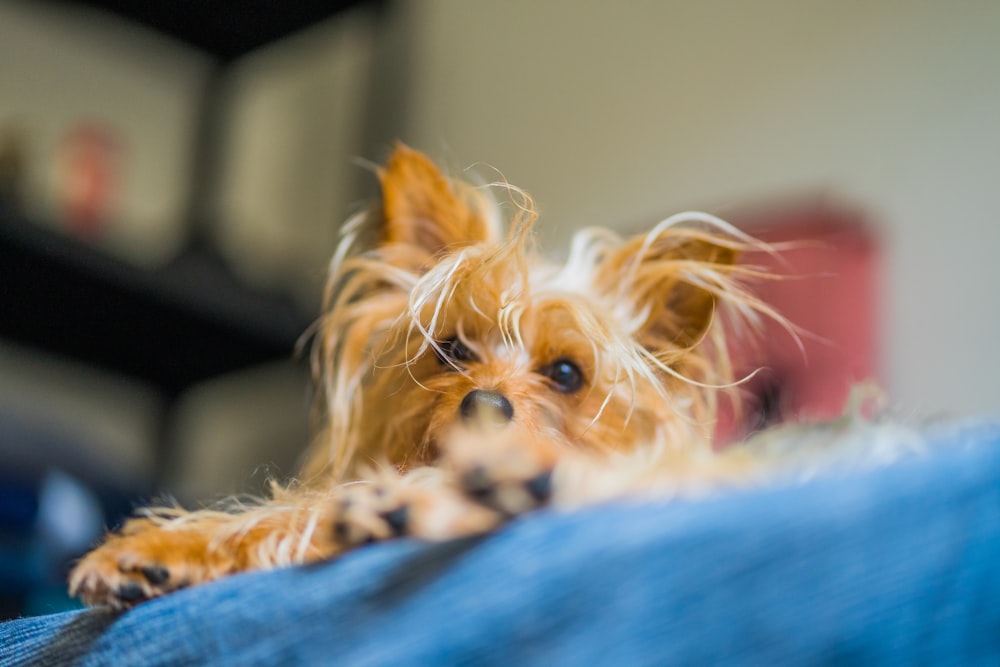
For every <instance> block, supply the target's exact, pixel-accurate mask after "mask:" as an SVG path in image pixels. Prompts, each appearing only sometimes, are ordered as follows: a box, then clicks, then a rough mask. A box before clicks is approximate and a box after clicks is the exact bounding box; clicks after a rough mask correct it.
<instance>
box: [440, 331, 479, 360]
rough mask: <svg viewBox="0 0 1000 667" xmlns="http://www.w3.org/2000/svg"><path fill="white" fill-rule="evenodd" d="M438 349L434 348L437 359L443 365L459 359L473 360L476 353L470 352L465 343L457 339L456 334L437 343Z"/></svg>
mask: <svg viewBox="0 0 1000 667" xmlns="http://www.w3.org/2000/svg"><path fill="white" fill-rule="evenodd" d="M438 347H439V348H440V350H435V353H436V354H437V358H438V361H440V362H441V365H443V366H450V365H451V364H452V363H455V362H459V361H474V360H475V359H476V355H474V354H473V353H472V350H470V349H469V348H468V347H466V345H465V343H463V342H462V341H460V340H459V339H458V336H452V337H451V338H449V339H448V340H443V341H441V342H440V343H438Z"/></svg>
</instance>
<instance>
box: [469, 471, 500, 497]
mask: <svg viewBox="0 0 1000 667" xmlns="http://www.w3.org/2000/svg"><path fill="white" fill-rule="evenodd" d="M493 486H494V485H493V480H491V479H490V476H489V474H488V473H487V472H486V468H484V467H483V466H476V467H474V468H472V469H471V470H469V471H468V472H467V473H465V474H464V475H463V476H462V488H464V489H465V492H466V493H468V494H469V495H470V496H472V497H473V498H479V499H483V498H486V497H487V496H489V495H490V494H491V493H493Z"/></svg>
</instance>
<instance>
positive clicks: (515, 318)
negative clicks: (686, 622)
mask: <svg viewBox="0 0 1000 667" xmlns="http://www.w3.org/2000/svg"><path fill="white" fill-rule="evenodd" d="M377 174H378V177H379V181H380V185H381V200H380V202H379V203H378V204H377V205H375V206H373V207H372V208H371V209H370V210H368V211H367V212H365V213H364V214H362V215H360V216H358V217H356V218H355V219H353V220H350V221H349V222H348V223H347V224H345V226H344V231H343V238H342V241H341V243H340V245H339V246H338V249H337V251H336V254H335V256H334V258H333V261H332V268H331V274H330V278H329V282H328V287H327V290H326V295H325V307H324V311H323V315H322V316H321V318H320V319H319V320H318V322H317V323H316V325H315V328H314V331H313V344H312V355H313V356H312V362H313V368H314V371H315V376H316V383H317V388H318V391H317V394H318V414H319V415H320V420H319V421H320V426H319V428H318V429H317V433H316V436H315V441H314V442H313V443H312V446H311V449H310V452H309V455H308V457H307V461H306V463H305V465H304V467H303V469H302V472H301V475H300V476H299V478H298V481H297V482H296V483H295V484H293V485H289V486H285V487H279V486H275V487H274V488H273V489H272V492H271V494H270V496H269V497H268V498H267V499H264V500H261V501H260V502H257V503H252V504H249V505H241V506H236V507H226V508H220V509H204V510H198V511H186V510H182V509H180V508H177V507H155V508H148V509H145V510H142V511H141V512H140V515H139V516H137V517H135V518H132V519H130V520H128V521H127V522H126V523H125V524H124V526H123V527H122V528H121V529H120V530H119V531H117V532H115V533H112V534H109V535H108V536H107V537H106V539H105V541H104V543H103V544H102V545H101V546H99V547H98V548H96V549H95V550H94V551H92V552H90V553H89V554H87V555H86V556H85V557H84V558H83V559H82V560H81V561H80V562H79V563H78V564H77V565H76V566H75V568H74V569H73V571H72V573H71V575H70V592H71V594H73V595H75V596H79V597H80V598H81V599H82V600H83V601H84V602H85V603H86V604H88V605H110V606H111V607H115V608H119V609H121V608H127V607H130V606H133V605H135V604H137V603H140V602H143V601H145V600H149V599H151V598H155V597H158V596H161V595H164V594H166V593H169V592H171V591H174V590H177V589H180V588H184V587H186V586H193V585H197V584H201V583H204V582H208V581H212V580H214V579H218V578H220V577H224V576H227V575H230V574H233V573H236V572H241V571H245V570H251V569H267V568H274V567H283V566H289V565H294V564H299V563H308V562H314V561H318V560H323V559H329V558H333V557H335V556H337V555H338V554H342V553H344V552H345V551H347V550H350V549H353V548H356V547H358V546H361V545H364V544H368V543H371V542H376V541H381V540H388V539H393V538H397V537H401V536H407V537H412V538H416V539H423V540H445V539H450V538H454V537H459V536H463V535H469V534H475V533H482V532H486V531H490V530H493V529H495V528H497V527H498V526H501V525H502V524H503V523H504V522H505V521H507V520H509V519H510V518H511V517H514V516H517V515H519V514H522V513H524V512H528V511H531V510H534V509H536V508H538V507H541V506H543V505H550V504H551V505H555V506H557V507H568V508H572V507H579V506H582V505H587V504H592V503H596V502H602V501H606V500H609V499H613V498H620V497H624V496H633V497H643V496H653V497H660V498H672V497H678V496H694V495H698V494H703V493H708V492H712V491H713V490H716V489H719V488H724V487H727V486H733V485H737V486H738V485H743V484H749V483H754V481H755V480H759V479H761V478H762V477H766V476H767V475H768V474H769V473H767V472H766V471H768V470H772V469H773V466H771V467H768V465H764V464H762V461H765V460H767V461H770V460H774V458H775V457H761V456H760V455H759V454H758V453H756V452H755V451H754V450H753V449H752V448H747V447H733V448H730V449H726V450H724V451H721V452H716V451H715V450H714V449H713V446H712V439H711V433H712V428H713V423H714V420H715V416H716V413H717V410H718V404H719V397H720V395H721V394H722V393H723V392H724V391H725V390H727V389H729V388H732V387H733V386H735V385H736V384H738V382H737V381H738V380H739V378H734V377H733V373H732V369H731V368H730V364H729V361H728V355H727V337H728V336H731V335H733V334H734V332H739V331H751V330H752V329H753V327H754V323H755V322H758V321H759V320H760V319H761V318H763V317H771V318H775V319H778V320H779V321H780V320H781V318H780V316H779V315H778V314H777V313H774V312H773V311H772V310H771V309H770V308H769V307H768V306H767V305H766V304H764V303H762V302H761V301H759V300H758V299H756V298H755V297H754V296H753V295H752V293H751V292H750V291H749V290H748V288H747V286H746V285H747V283H748V282H752V281H753V280H754V279H760V278H764V277H766V276H762V275H761V274H760V272H759V271H756V270H754V269H753V267H751V266H750V265H748V264H745V263H741V262H739V261H737V260H738V258H739V257H740V255H741V254H745V253H747V252H759V251H767V248H765V247H764V246H763V245H762V244H760V243H758V242H756V241H754V240H753V239H752V238H750V237H749V236H746V235H744V234H742V233H741V232H739V231H738V230H736V229H735V228H733V227H731V226H730V225H728V224H727V223H725V222H723V221H722V220H719V219H717V218H714V217H712V216H709V215H706V214H696V213H691V214H680V215H678V216H673V217H671V218H668V219H667V220H664V221H663V222H661V223H660V224H658V225H656V226H655V227H654V228H653V229H652V230H651V231H650V232H648V233H646V234H643V235H640V236H636V237H634V238H627V239H623V238H621V237H619V236H618V235H616V234H614V233H612V232H610V231H608V230H604V229H590V230H585V231H580V232H578V233H577V234H576V235H575V236H574V238H573V240H572V243H571V245H570V248H569V252H568V255H567V257H566V259H565V260H564V261H562V262H556V261H552V260H548V259H546V258H544V257H542V256H541V255H540V254H539V253H538V252H537V250H536V248H535V246H534V237H533V234H532V230H533V226H534V224H535V221H536V217H537V215H536V213H535V209H534V205H533V203H532V200H531V198H530V197H529V196H528V195H527V194H526V193H524V192H523V191H521V190H520V189H518V188H516V187H513V186H510V185H507V184H506V183H501V184H493V185H494V186H496V187H493V188H490V187H487V186H482V187H475V186H473V185H470V184H468V183H466V182H464V181H462V180H459V179H452V178H449V177H447V176H446V175H445V174H444V173H443V172H442V171H441V170H440V169H439V168H438V167H437V166H436V165H435V164H434V163H433V162H432V161H431V160H430V159H429V158H428V157H427V156H425V155H423V154H422V153H420V152H418V151H416V150H413V149H411V148H409V147H407V146H404V145H397V146H396V148H395V149H394V151H393V152H392V154H391V156H390V157H389V158H388V160H387V162H386V163H385V165H384V166H383V167H381V168H378V169H377ZM498 188H499V189H500V190H501V191H502V192H503V193H504V194H506V195H507V197H508V198H509V200H510V204H511V205H512V206H511V209H512V211H513V212H512V213H511V214H509V215H508V216H507V217H508V218H509V220H507V221H506V224H505V220H504V219H503V216H502V215H501V213H502V210H503V208H502V206H500V205H498V204H497V203H496V202H495V201H494V199H493V197H492V196H490V194H489V193H490V192H492V191H495V190H496V189H498ZM359 248H360V249H359Z"/></svg>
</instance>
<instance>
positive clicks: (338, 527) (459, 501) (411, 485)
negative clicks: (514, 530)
mask: <svg viewBox="0 0 1000 667" xmlns="http://www.w3.org/2000/svg"><path fill="white" fill-rule="evenodd" d="M336 503H337V508H336V511H335V512H334V522H333V536H334V540H335V541H336V543H337V544H338V546H339V547H340V549H341V550H344V549H350V548H353V547H358V546H362V545H365V544H371V543H374V542H381V541H384V540H390V539H394V538H399V537H412V538H415V539H421V540H432V541H439V540H446V539H451V538H455V537H461V536H465V535H471V534H477V533H483V532H487V531H489V530H492V529H493V528H495V527H496V526H498V525H499V524H500V523H502V520H503V518H502V517H501V516H499V515H498V514H497V513H496V512H495V511H492V510H490V509H488V508H485V507H483V506H482V505H480V504H479V503H476V502H471V501H470V500H469V499H468V498H467V497H466V494H465V493H464V492H463V491H462V490H461V489H460V488H458V487H456V485H455V484H454V483H453V478H452V476H451V475H449V474H447V473H445V472H444V471H442V470H440V469H435V468H422V469H417V470H414V471H411V472H410V473H409V474H407V475H406V476H403V477H399V476H382V477H381V478H380V479H378V480H377V481H373V482H364V483H360V482H359V483H355V484H351V485H348V486H345V487H343V488H342V489H341V490H340V493H339V496H338V499H337V500H336Z"/></svg>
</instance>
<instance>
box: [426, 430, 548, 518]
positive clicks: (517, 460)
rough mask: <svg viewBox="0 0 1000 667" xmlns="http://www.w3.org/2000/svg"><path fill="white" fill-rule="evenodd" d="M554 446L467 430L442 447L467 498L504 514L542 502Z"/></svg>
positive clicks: (445, 460)
mask: <svg viewBox="0 0 1000 667" xmlns="http://www.w3.org/2000/svg"><path fill="white" fill-rule="evenodd" d="M558 453H559V450H558V449H557V448H556V447H555V446H554V445H552V444H551V443H547V442H544V441H540V440H536V439H532V438H523V439H521V438H518V439H513V438H506V437H493V438H490V437H486V436H484V435H482V434H478V433H473V434H467V435H464V436H462V437H459V438H453V439H452V440H451V441H450V442H449V443H448V444H447V446H446V447H445V448H444V457H443V462H444V464H445V465H446V466H447V467H448V468H449V469H450V470H451V471H452V473H453V475H454V477H455V479H456V482H457V485H458V487H459V488H460V489H461V490H462V492H463V493H464V494H465V495H466V496H467V497H468V498H469V499H471V500H473V501H475V502H476V503H479V504H480V505H483V506H485V507H488V508H490V509H492V510H494V511H496V512H500V513H501V514H503V515H505V516H507V517H513V516H517V515H519V514H523V513H525V512H530V511H532V510H535V509H538V508H539V507H542V506H544V505H547V504H548V503H549V501H550V500H551V499H552V494H553V483H552V479H553V478H552V473H553V470H554V468H555V465H556V460H557V457H558Z"/></svg>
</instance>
